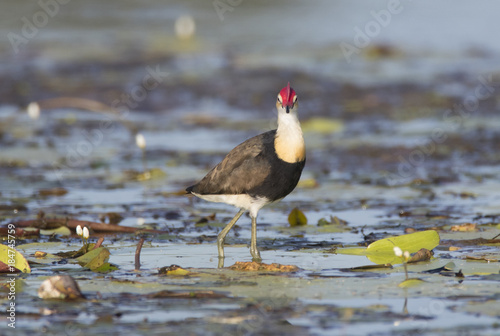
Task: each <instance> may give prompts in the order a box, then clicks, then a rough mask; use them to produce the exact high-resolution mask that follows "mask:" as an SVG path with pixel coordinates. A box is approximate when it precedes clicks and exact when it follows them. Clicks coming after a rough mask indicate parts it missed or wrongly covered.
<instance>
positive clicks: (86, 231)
mask: <svg viewBox="0 0 500 336" xmlns="http://www.w3.org/2000/svg"><path fill="white" fill-rule="evenodd" d="M89 235H90V234H89V229H87V227H84V228H83V238H85V239H89Z"/></svg>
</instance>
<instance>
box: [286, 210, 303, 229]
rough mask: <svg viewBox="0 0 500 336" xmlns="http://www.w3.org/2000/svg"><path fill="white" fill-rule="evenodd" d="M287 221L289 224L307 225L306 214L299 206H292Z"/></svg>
mask: <svg viewBox="0 0 500 336" xmlns="http://www.w3.org/2000/svg"><path fill="white" fill-rule="evenodd" d="M288 223H289V224H290V226H304V225H307V218H306V215H304V213H303V212H302V211H300V210H299V208H294V209H293V210H292V211H291V212H290V214H289V215H288Z"/></svg>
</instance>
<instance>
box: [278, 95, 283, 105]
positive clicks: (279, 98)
mask: <svg viewBox="0 0 500 336" xmlns="http://www.w3.org/2000/svg"><path fill="white" fill-rule="evenodd" d="M278 102H279V103H280V104H283V103H282V101H281V95H278Z"/></svg>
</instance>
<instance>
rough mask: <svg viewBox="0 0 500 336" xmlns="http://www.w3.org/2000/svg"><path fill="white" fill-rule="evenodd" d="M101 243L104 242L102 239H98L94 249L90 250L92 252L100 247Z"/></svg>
mask: <svg viewBox="0 0 500 336" xmlns="http://www.w3.org/2000/svg"><path fill="white" fill-rule="evenodd" d="M103 241H104V237H101V238H99V239H98V240H97V243H95V245H94V248H92V250H95V249H96V248H99V247H101V245H102V242H103Z"/></svg>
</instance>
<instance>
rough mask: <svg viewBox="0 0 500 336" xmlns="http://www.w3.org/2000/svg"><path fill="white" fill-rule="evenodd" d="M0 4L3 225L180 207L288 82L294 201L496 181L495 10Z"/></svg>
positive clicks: (263, 122) (385, 5) (270, 117)
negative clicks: (296, 133) (301, 159)
mask: <svg viewBox="0 0 500 336" xmlns="http://www.w3.org/2000/svg"><path fill="white" fill-rule="evenodd" d="M2 6H3V7H2V9H3V10H2V14H0V15H1V20H0V36H1V38H2V43H1V45H0V52H1V55H2V57H1V67H0V79H1V85H0V97H1V99H0V121H1V126H0V146H1V152H0V167H1V170H2V180H1V182H0V188H1V189H2V194H1V197H2V202H3V203H5V204H7V205H6V209H7V211H10V210H11V208H12V207H16V206H18V205H19V204H23V207H24V208H23V209H26V211H27V214H29V215H33V214H34V213H36V212H37V211H38V210H37V209H38V208H40V207H42V208H43V207H48V208H49V209H51V210H52V211H54V212H56V213H58V212H60V211H63V210H61V209H58V208H57V207H62V208H64V211H69V212H70V213H71V210H70V209H68V206H69V207H71V206H74V205H75V204H78V205H80V206H81V205H82V204H87V205H88V208H86V211H77V212H80V213H81V214H83V215H84V216H89V217H91V218H94V219H95V217H96V216H97V215H96V214H94V212H99V211H101V210H96V209H94V207H95V204H96V203H110V204H111V205H112V206H119V207H121V206H123V204H125V203H131V202H135V201H140V202H146V203H147V204H150V205H151V204H155V205H154V207H164V206H165V197H166V198H167V200H168V202H167V203H168V204H169V205H172V206H177V205H179V204H181V205H184V204H186V199H185V198H184V197H181V196H179V193H182V190H183V188H184V187H185V186H187V185H189V184H190V183H192V182H193V181H195V180H196V179H198V178H200V177H202V176H203V174H204V173H205V172H206V171H207V169H210V168H211V167H212V166H213V165H214V164H216V163H217V162H218V161H219V160H220V159H221V158H222V157H223V156H224V154H225V153H227V151H228V150H230V149H231V148H233V147H234V146H235V145H237V144H238V143H240V142H242V141H243V140H245V139H246V138H248V137H250V136H252V135H255V134H258V133H261V132H264V131H267V130H269V129H272V128H273V127H275V121H276V118H275V113H274V103H275V97H276V95H277V92H278V91H279V90H280V89H281V88H282V87H283V86H285V85H286V83H287V82H288V81H290V82H291V83H292V86H293V87H294V88H295V90H296V91H297V93H298V96H299V100H300V104H301V111H300V118H301V120H302V123H303V128H304V132H305V136H306V142H307V146H308V147H307V148H308V152H307V155H308V164H307V167H306V170H305V172H304V180H305V181H306V182H305V183H304V184H303V185H301V188H303V189H301V190H302V193H298V194H296V196H293V195H292V196H291V200H292V201H294V200H301V201H314V202H315V201H318V197H319V198H320V199H321V200H324V199H326V198H328V199H331V198H333V199H334V200H335V201H336V202H333V203H334V204H335V205H332V203H328V205H325V206H326V207H328V209H335V207H341V208H342V207H343V208H345V207H347V208H349V207H352V204H351V203H349V204H351V205H346V204H344V203H342V201H345V202H351V201H352V200H353V199H354V200H355V203H356V202H357V203H356V204H358V203H360V202H361V203H363V202H365V203H366V200H365V199H366V198H367V197H365V196H366V192H367V191H366V190H364V189H363V192H362V193H361V194H360V193H358V191H353V192H352V193H351V190H352V186H353V185H358V186H367V185H368V186H380V187H387V186H391V187H394V186H406V187H407V186H408V185H412V183H413V184H414V183H416V185H417V186H420V185H422V184H424V185H425V184H436V185H438V186H439V185H440V184H442V183H468V182H470V181H475V182H478V181H479V182H480V181H483V180H484V178H485V177H487V178H492V179H493V181H496V182H498V173H497V171H496V164H498V161H499V156H498V149H499V148H498V146H499V145H498V144H499V143H500V141H498V140H499V135H498V132H497V129H498V127H499V126H500V122H499V119H498V117H497V115H498V112H497V111H498V107H499V100H498V94H497V91H498V83H499V81H498V78H499V77H498V75H499V73H500V65H499V62H498V56H499V53H500V40H499V39H498V38H496V36H495V34H496V33H495V32H497V31H500V21H499V20H497V18H496V16H497V13H498V10H499V8H498V7H499V5H498V4H497V3H495V2H487V1H479V2H470V1H453V2H452V1H419V2H412V1H399V2H397V1H394V2H393V1H370V2H351V1H316V2H314V4H309V3H305V2H299V1H273V2H267V1H252V2H250V1H237V0H233V1H228V0H214V1H205V2H185V1H169V2H164V1H144V2H136V1H106V2H97V1H85V2H81V1H62V0H60V1H57V0H46V1H40V2H35V1H17V2H8V3H4V4H3V5H2ZM139 140H140V141H139ZM137 182H139V183H137ZM490 182H491V181H490ZM129 183H130V184H129ZM488 185H491V184H488ZM495 185H496V184H495ZM144 186H147V188H146V189H144ZM448 186H449V185H448ZM53 188H63V189H64V191H61V190H59V191H58V192H52V191H51V190H52V189H53ZM322 188H323V189H322ZM344 189H345V190H344ZM40 190H48V191H47V192H46V193H45V194H44V193H40ZM339 190H341V191H339ZM384 190H386V189H384ZM400 190H403V189H400ZM124 191H126V192H124ZM368 192H369V195H379V194H380V193H381V191H380V189H376V188H371V189H369V190H368ZM436 192H437V191H436V190H432V192H431V194H432V193H436ZM391 193H392V194H394V190H392V191H391ZM54 194H55V195H54ZM47 195H49V197H48V196H47ZM54 197H55V198H54ZM148 197H149V198H148ZM154 197H158V199H155V198H154ZM344 198H345V199H344ZM154 200H157V201H158V203H155V201H154ZM360 200H364V201H360ZM490 201H493V200H491V199H490ZM495 202H496V203H495ZM496 204H498V199H495V200H494V202H493V205H494V206H496ZM488 206H489V205H488ZM53 207H56V208H53ZM494 209H496V208H495V207H494ZM492 211H496V210H492ZM5 215H6V216H10V215H11V214H10V213H6V214H5ZM149 217H150V216H149ZM146 222H148V221H146ZM151 222H155V223H156V222H157V221H156V220H155V219H151Z"/></svg>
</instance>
